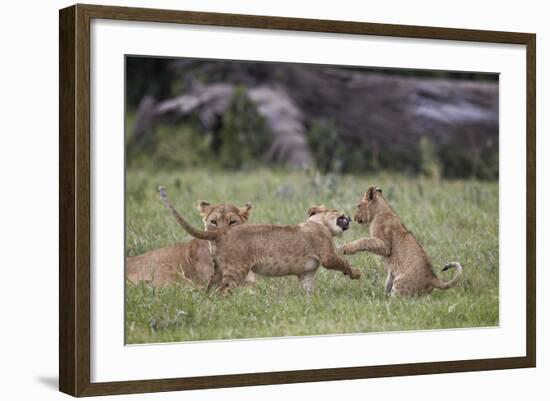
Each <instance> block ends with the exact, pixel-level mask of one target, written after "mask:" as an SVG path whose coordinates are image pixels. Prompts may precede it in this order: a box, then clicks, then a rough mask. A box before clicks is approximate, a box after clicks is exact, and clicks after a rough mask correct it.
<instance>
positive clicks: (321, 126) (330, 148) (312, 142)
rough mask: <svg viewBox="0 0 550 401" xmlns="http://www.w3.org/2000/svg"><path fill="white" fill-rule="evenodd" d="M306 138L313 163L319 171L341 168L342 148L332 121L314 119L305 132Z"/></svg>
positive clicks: (333, 170) (339, 169)
mask: <svg viewBox="0 0 550 401" xmlns="http://www.w3.org/2000/svg"><path fill="white" fill-rule="evenodd" d="M307 139H308V144H309V149H310V151H311V153H312V156H313V158H314V160H315V165H316V167H317V169H318V170H319V171H320V172H321V173H323V174H326V173H328V172H340V171H341V170H342V167H343V164H344V149H343V147H342V142H341V140H340V138H339V134H338V129H337V127H336V124H335V123H334V121H332V120H320V121H314V122H313V124H312V125H311V128H310V129H309V131H308V133H307Z"/></svg>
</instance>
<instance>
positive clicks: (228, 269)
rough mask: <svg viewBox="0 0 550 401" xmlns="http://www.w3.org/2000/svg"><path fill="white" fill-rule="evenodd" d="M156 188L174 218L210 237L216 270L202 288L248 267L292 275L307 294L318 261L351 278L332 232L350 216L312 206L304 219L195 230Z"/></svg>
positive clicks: (223, 286)
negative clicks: (286, 223)
mask: <svg viewBox="0 0 550 401" xmlns="http://www.w3.org/2000/svg"><path fill="white" fill-rule="evenodd" d="M159 192H160V196H161V199H162V201H163V202H164V204H165V206H166V207H167V208H168V209H170V210H171V211H172V213H173V214H174V216H175V217H176V220H177V221H178V223H179V224H180V225H181V226H182V227H183V229H184V230H185V231H187V232H188V233H189V234H191V235H192V236H194V237H195V238H200V239H205V240H209V241H211V243H212V245H213V248H214V261H215V263H214V264H215V267H216V272H215V273H214V276H213V277H212V280H211V282H210V283H209V285H208V287H209V288H212V287H214V286H218V288H219V290H220V291H221V292H222V293H225V292H229V291H231V289H233V288H234V287H236V286H238V285H240V284H241V283H242V282H243V281H244V279H245V277H246V275H247V274H248V273H249V272H250V271H251V270H252V271H253V272H255V273H258V274H261V275H266V276H287V275H296V276H298V278H299V279H300V282H301V283H302V286H303V287H304V289H305V291H306V292H307V293H308V294H311V292H312V291H313V281H314V277H315V273H316V272H317V269H318V267H319V265H323V266H324V267H326V268H327V269H332V270H339V271H341V272H342V273H344V274H345V275H348V276H349V277H350V278H352V279H358V278H359V277H360V276H361V273H360V272H359V270H357V269H354V268H352V267H351V266H350V264H349V262H348V261H347V260H345V259H343V258H341V257H339V256H338V255H337V254H336V252H335V248H334V245H333V243H332V237H333V236H335V235H341V234H342V233H343V232H344V231H346V230H347V229H348V228H349V224H350V221H351V219H350V218H349V217H346V216H345V215H344V214H342V213H339V212H338V211H336V210H333V209H326V208H325V207H324V206H314V207H312V208H310V209H309V210H308V215H309V218H308V219H307V221H306V222H304V223H301V224H298V225H294V226H276V225H273V224H254V225H248V224H247V225H242V226H238V227H235V228H232V229H228V227H225V228H222V229H219V230H216V231H200V230H197V229H196V228H194V227H193V226H191V225H190V224H189V223H187V221H185V220H184V219H183V217H182V216H181V215H180V214H179V213H178V212H177V210H176V209H174V207H173V206H172V204H171V203H170V201H169V200H168V197H167V195H166V190H165V189H164V187H159Z"/></svg>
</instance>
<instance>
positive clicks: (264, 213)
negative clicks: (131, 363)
mask: <svg viewBox="0 0 550 401" xmlns="http://www.w3.org/2000/svg"><path fill="white" fill-rule="evenodd" d="M368 184H374V185H377V186H380V187H381V188H382V189H383V190H384V194H385V196H386V197H387V198H388V200H389V201H390V202H391V204H392V206H393V207H394V209H395V210H396V211H397V212H398V213H399V214H400V216H401V218H402V220H403V222H404V223H405V225H406V226H407V228H408V229H409V230H411V231H412V232H413V233H414V234H415V236H416V238H417V239H418V240H419V242H420V243H421V244H422V245H423V247H424V249H425V250H426V252H427V253H428V255H430V257H431V259H432V262H433V264H434V267H435V269H436V271H437V274H439V275H441V273H440V268H441V267H442V266H443V265H444V264H445V263H446V262H449V261H453V260H458V261H460V262H461V263H462V265H463V267H464V275H463V279H462V280H461V282H460V284H459V285H458V286H457V287H455V288H453V289H451V290H448V291H439V290H434V292H433V293H432V294H431V295H430V296H427V297H423V298H409V299H388V298H387V297H386V296H385V295H384V293H383V286H384V280H385V275H386V272H385V270H384V268H383V266H382V264H381V261H380V259H379V257H377V256H374V255H370V254H368V253H365V252H361V253H358V254H356V255H354V256H350V257H349V260H350V261H351V263H352V264H353V266H355V267H358V268H360V269H361V270H362V273H363V275H362V277H361V279H360V280H359V281H352V280H349V279H348V278H346V277H345V276H343V275H342V274H340V273H336V272H334V271H328V270H325V269H323V268H320V269H319V271H318V273H317V275H316V282H315V291H314V294H313V295H312V296H311V297H308V296H306V295H305V293H304V292H303V290H302V288H301V287H300V286H299V283H298V280H297V279H296V278H295V277H284V278H260V280H259V283H258V284H257V285H256V286H255V287H252V288H241V289H238V290H236V291H234V293H233V294H232V295H230V296H227V297H222V296H219V295H216V294H206V293H205V292H204V291H203V290H201V289H198V288H194V287H193V286H190V285H188V284H182V283H175V284H174V285H171V286H168V287H164V288H153V287H151V286H149V285H146V284H143V283H141V284H139V285H133V284H130V283H127V284H126V286H127V287H126V336H127V338H126V340H127V343H149V342H166V341H188V340H206V339H229V338H257V337H277V336H299V335H319V334H337V333H359V332H361V333H364V332H376V331H392V330H419V329H441V328H459V327H483V326H495V325H498V322H499V298H498V296H499V295H498V294H499V292H498V288H499V287H498V283H499V272H498V265H499V263H498V183H497V182H479V181H473V180H472V181H442V182H439V183H434V182H432V181H429V180H425V179H422V178H414V177H407V176H402V175H395V174H379V175H374V176H370V175H369V176H328V177H321V176H318V175H313V174H309V173H306V172H287V171H284V170H281V171H277V170H276V171H274V170H268V169H260V170H256V171H251V172H235V173H230V172H209V171H207V170H193V171H183V172H182V171H180V172H172V173H167V172H153V173H152V172H149V171H139V170H130V171H128V173H127V183H126V185H127V188H126V190H127V197H126V223H127V228H126V234H127V235H126V242H127V243H126V252H127V255H128V256H131V255H136V254H140V253H143V252H145V251H148V250H151V249H155V248H158V247H162V246H166V245H169V244H173V243H176V242H180V241H184V240H187V239H189V238H190V237H189V235H187V233H185V232H184V231H183V230H182V229H181V228H180V227H179V226H178V225H177V223H176V222H175V220H174V219H173V218H172V216H171V214H170V213H169V212H168V211H167V210H165V209H164V207H162V204H161V202H160V200H159V199H158V195H157V191H156V188H157V187H158V185H164V186H166V188H167V190H168V194H169V196H170V198H171V200H172V201H173V203H174V204H175V205H176V207H177V208H178V209H179V210H180V212H182V213H183V214H184V215H185V217H186V218H188V219H189V220H190V221H191V222H192V223H193V224H195V225H196V226H201V220H200V216H199V215H198V213H197V212H196V210H195V205H196V203H197V201H198V200H200V199H206V200H208V201H210V202H212V203H217V202H230V203H235V204H237V205H242V204H244V203H245V202H247V201H251V202H252V203H253V205H254V209H253V212H252V217H251V219H250V223H266V222H269V223H275V224H296V223H299V222H301V221H303V220H305V218H306V213H305V212H306V210H307V208H308V207H310V206H311V205H313V204H319V203H324V204H325V205H326V206H330V207H334V208H337V209H339V210H342V211H344V212H346V213H348V214H349V215H351V216H353V214H354V213H355V208H356V204H357V202H358V201H359V199H360V196H361V194H362V192H363V191H364V190H365V189H366V187H367V185H368ZM368 235H369V234H368V230H367V229H366V228H365V227H364V226H359V225H358V224H353V225H352V229H351V230H350V231H348V232H346V233H345V234H344V235H343V237H341V238H337V239H336V243H337V244H343V243H346V242H350V241H353V240H355V239H358V238H361V237H366V236H368ZM450 275H452V272H449V273H445V274H444V275H443V276H444V277H445V278H447V279H448V278H449V277H450Z"/></svg>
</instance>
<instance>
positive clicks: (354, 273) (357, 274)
mask: <svg viewBox="0 0 550 401" xmlns="http://www.w3.org/2000/svg"><path fill="white" fill-rule="evenodd" d="M349 278H351V279H352V280H358V279H359V278H361V271H360V270H359V269H355V268H353V267H352V268H351V270H350V274H349Z"/></svg>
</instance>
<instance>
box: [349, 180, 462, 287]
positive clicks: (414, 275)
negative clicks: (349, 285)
mask: <svg viewBox="0 0 550 401" xmlns="http://www.w3.org/2000/svg"><path fill="white" fill-rule="evenodd" d="M357 208H358V210H357V213H356V214H355V221H356V222H358V223H359V224H369V225H370V234H371V238H362V239H359V240H357V241H354V242H352V243H350V244H346V245H344V246H343V247H342V248H341V250H342V251H343V252H344V254H345V255H351V254H354V253H356V252H359V251H368V252H372V253H374V254H377V255H380V256H382V257H383V260H384V264H385V266H386V268H387V270H388V277H387V279H386V288H385V290H386V294H390V293H391V295H423V294H429V293H430V292H431V291H432V290H433V289H434V288H439V289H442V290H446V289H448V288H451V287H454V286H455V285H456V284H457V281H458V277H459V276H460V275H461V274H462V266H461V265H460V263H458V262H452V263H449V264H447V265H445V267H444V268H443V271H445V270H447V269H450V268H452V267H455V268H456V269H457V271H456V274H455V276H454V277H453V279H452V280H451V281H449V282H443V281H441V280H440V279H439V278H438V277H437V276H436V275H435V274H434V272H433V270H432V266H431V263H430V260H429V259H428V256H427V255H426V253H425V252H424V250H423V249H422V247H421V246H420V244H419V243H418V242H417V241H416V239H415V238H414V236H413V235H412V233H411V232H410V231H408V230H407V229H406V228H405V226H404V225H403V224H402V223H401V220H400V219H399V216H398V215H397V213H395V211H394V210H393V209H392V208H391V206H390V205H389V204H388V202H387V201H386V199H384V197H383V196H382V190H381V189H380V188H376V189H375V188H374V187H373V186H370V187H369V188H368V189H367V192H365V194H364V195H363V198H362V199H361V202H360V203H359V205H357Z"/></svg>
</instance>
